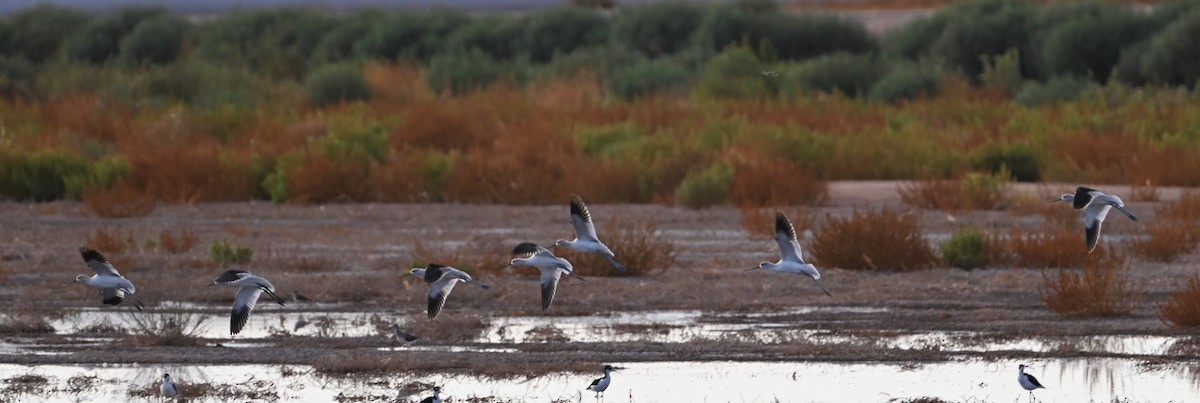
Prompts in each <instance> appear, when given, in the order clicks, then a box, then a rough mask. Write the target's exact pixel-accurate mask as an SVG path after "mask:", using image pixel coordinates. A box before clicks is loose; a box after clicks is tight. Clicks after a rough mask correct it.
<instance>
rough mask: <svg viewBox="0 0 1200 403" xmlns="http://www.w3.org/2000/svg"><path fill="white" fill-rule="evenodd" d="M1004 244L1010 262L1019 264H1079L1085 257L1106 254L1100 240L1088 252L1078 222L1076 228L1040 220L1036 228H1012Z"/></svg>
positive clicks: (1026, 265) (1035, 266)
mask: <svg viewBox="0 0 1200 403" xmlns="http://www.w3.org/2000/svg"><path fill="white" fill-rule="evenodd" d="M1006 244H1007V245H1006V247H1005V250H1008V251H1009V252H1010V256H1009V257H1010V258H1011V260H1012V263H1013V264H1014V265H1016V266H1022V267H1033V268H1047V267H1079V266H1080V265H1082V264H1084V262H1086V261H1088V260H1094V259H1100V258H1102V257H1104V256H1106V255H1107V254H1108V247H1107V246H1106V245H1104V244H1101V245H1097V246H1096V250H1095V252H1093V253H1090V254H1089V253H1088V249H1087V241H1086V240H1085V239H1084V234H1083V226H1082V225H1079V226H1077V228H1076V229H1066V228H1064V227H1062V226H1056V225H1050V224H1044V225H1042V227H1041V229H1039V230H1037V231H1021V230H1013V231H1012V232H1011V233H1010V234H1009V236H1008V241H1007V242H1006Z"/></svg>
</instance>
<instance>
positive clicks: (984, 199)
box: [899, 173, 1008, 211]
mask: <svg viewBox="0 0 1200 403" xmlns="http://www.w3.org/2000/svg"><path fill="white" fill-rule="evenodd" d="M1006 183H1007V181H1006V180H1004V179H1002V178H1001V177H999V176H996V175H985V174H980V173H969V174H967V175H965V176H963V177H961V178H959V179H926V180H919V181H911V182H904V183H903V184H901V185H900V190H899V193H900V200H902V201H904V203H906V204H908V205H910V206H913V207H916V208H928V209H937V210H946V211H955V210H980V209H984V210H991V209H997V208H1000V207H1001V206H1004V205H1005V204H1006V203H1005V202H1006V201H1007V200H1008V198H1007V196H1006V193H1005V190H1006V189H1005V188H1006V186H1005V185H1006Z"/></svg>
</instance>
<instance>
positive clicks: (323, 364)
mask: <svg viewBox="0 0 1200 403" xmlns="http://www.w3.org/2000/svg"><path fill="white" fill-rule="evenodd" d="M313 370H314V371H316V372H317V373H318V374H325V375H343V376H344V375H352V374H370V373H389V372H399V371H406V370H408V360H407V359H405V358H404V357H402V356H396V355H392V356H388V355H382V354H378V353H375V352H371V351H363V350H353V351H350V352H347V353H339V354H329V355H326V356H323V357H321V358H318V359H317V361H316V362H314V363H313Z"/></svg>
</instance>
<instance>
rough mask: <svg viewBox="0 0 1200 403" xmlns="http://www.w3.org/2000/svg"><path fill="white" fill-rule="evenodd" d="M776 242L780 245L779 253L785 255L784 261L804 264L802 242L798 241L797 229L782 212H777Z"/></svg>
mask: <svg viewBox="0 0 1200 403" xmlns="http://www.w3.org/2000/svg"><path fill="white" fill-rule="evenodd" d="M775 242H777V243H779V253H780V254H781V255H783V260H793V261H797V262H804V255H803V254H802V252H801V251H800V241H798V240H796V228H795V227H793V226H792V222H791V221H790V220H788V218H787V214H784V213H783V212H782V211H776V212H775Z"/></svg>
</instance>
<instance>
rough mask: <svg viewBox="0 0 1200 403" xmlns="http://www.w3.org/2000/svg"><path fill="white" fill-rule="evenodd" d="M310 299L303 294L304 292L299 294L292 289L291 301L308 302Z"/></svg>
mask: <svg viewBox="0 0 1200 403" xmlns="http://www.w3.org/2000/svg"><path fill="white" fill-rule="evenodd" d="M310 301H312V300H310V299H308V297H306V296H304V294H301V293H300V292H299V291H296V290H292V302H293V303H301V302H310Z"/></svg>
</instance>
